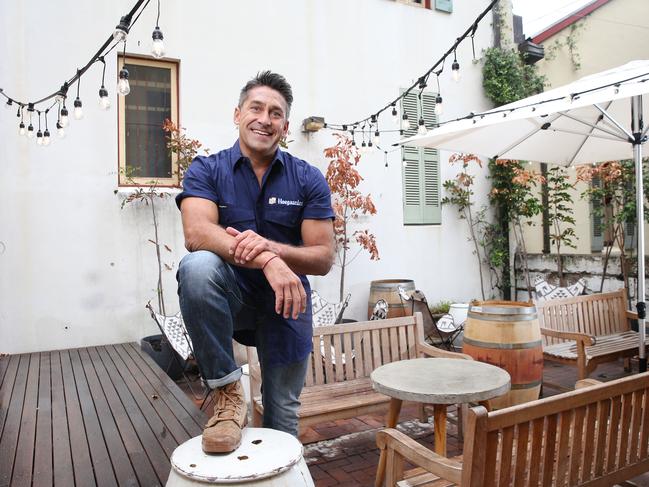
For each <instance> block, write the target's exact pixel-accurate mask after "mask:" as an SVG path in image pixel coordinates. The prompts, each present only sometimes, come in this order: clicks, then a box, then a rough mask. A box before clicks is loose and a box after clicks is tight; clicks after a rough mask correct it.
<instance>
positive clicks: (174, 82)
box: [117, 54, 180, 188]
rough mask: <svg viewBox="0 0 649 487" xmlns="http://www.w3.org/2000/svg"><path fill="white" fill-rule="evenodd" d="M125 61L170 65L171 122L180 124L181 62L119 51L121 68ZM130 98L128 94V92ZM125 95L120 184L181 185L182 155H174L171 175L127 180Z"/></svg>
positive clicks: (120, 103) (120, 100)
mask: <svg viewBox="0 0 649 487" xmlns="http://www.w3.org/2000/svg"><path fill="white" fill-rule="evenodd" d="M124 64H137V65H140V66H150V67H156V68H168V69H169V70H170V71H171V88H170V93H171V121H172V122H174V123H175V124H176V126H177V127H180V89H179V84H180V78H179V73H180V61H179V60H177V59H163V60H160V59H154V58H152V57H149V56H140V55H136V54H126V55H123V54H118V57H117V71H118V72H119V70H121V69H122V68H123V67H124ZM126 96H127V97H128V95H126ZM124 98H126V97H123V96H121V95H118V96H117V151H118V158H117V159H118V162H117V169H118V175H119V176H118V185H119V186H120V187H139V186H143V187H148V186H156V187H161V188H179V187H180V179H179V174H178V155H177V154H174V153H172V154H171V174H172V175H171V177H170V178H154V177H150V176H143V177H135V178H131V180H132V182H129V181H128V180H127V179H126V175H125V170H126V103H125V100H124Z"/></svg>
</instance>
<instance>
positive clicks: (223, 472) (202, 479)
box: [167, 428, 314, 487]
mask: <svg viewBox="0 0 649 487" xmlns="http://www.w3.org/2000/svg"><path fill="white" fill-rule="evenodd" d="M201 484H210V485H225V484H237V486H246V485H250V486H253V485H254V486H255V487H261V486H265V487H297V486H305V487H313V485H314V484H313V479H312V478H311V474H310V473H309V469H308V467H307V465H306V462H305V461H304V458H303V457H302V445H301V444H300V442H299V441H298V440H297V439H296V438H294V437H293V436H291V435H289V434H288V433H284V432H282V431H277V430H272V429H266V428H244V429H243V431H242V438H241V446H239V448H237V449H236V450H235V451H233V452H232V453H221V454H209V455H208V454H206V453H203V449H202V448H201V437H200V436H197V437H195V438H192V439H191V440H188V441H186V442H185V443H183V444H182V445H180V446H178V448H176V450H175V451H174V452H173V454H172V455H171V472H170V473H169V480H167V487H188V486H197V485H201Z"/></svg>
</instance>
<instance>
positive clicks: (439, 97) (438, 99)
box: [435, 71, 444, 115]
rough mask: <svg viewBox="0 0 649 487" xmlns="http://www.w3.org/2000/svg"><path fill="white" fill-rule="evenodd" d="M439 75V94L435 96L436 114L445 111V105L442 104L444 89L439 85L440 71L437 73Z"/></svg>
mask: <svg viewBox="0 0 649 487" xmlns="http://www.w3.org/2000/svg"><path fill="white" fill-rule="evenodd" d="M435 74H436V75H437V96H436V97H435V115H441V114H442V113H444V105H443V104H442V102H443V100H442V90H441V89H440V87H439V75H440V72H439V71H438V72H437V73H435Z"/></svg>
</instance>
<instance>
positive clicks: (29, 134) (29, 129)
mask: <svg viewBox="0 0 649 487" xmlns="http://www.w3.org/2000/svg"><path fill="white" fill-rule="evenodd" d="M27 138H28V139H33V138H34V126H33V125H32V124H31V123H30V124H29V127H27Z"/></svg>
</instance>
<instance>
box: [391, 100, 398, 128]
mask: <svg viewBox="0 0 649 487" xmlns="http://www.w3.org/2000/svg"><path fill="white" fill-rule="evenodd" d="M392 121H393V122H394V123H395V124H397V123H399V114H398V113H397V106H396V105H395V104H392Z"/></svg>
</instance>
